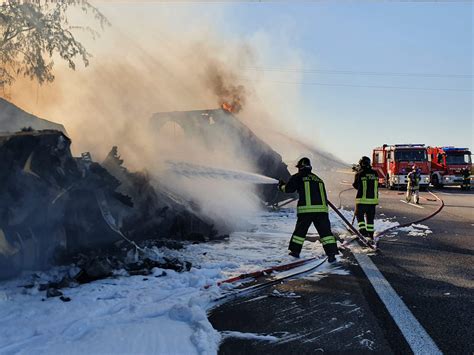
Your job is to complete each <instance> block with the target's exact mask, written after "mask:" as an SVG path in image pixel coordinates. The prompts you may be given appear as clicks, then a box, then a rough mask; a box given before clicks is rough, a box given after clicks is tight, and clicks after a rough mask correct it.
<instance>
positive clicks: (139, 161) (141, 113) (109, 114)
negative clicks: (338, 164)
mask: <svg viewBox="0 0 474 355" xmlns="http://www.w3.org/2000/svg"><path fill="white" fill-rule="evenodd" d="M99 7H101V10H102V11H103V12H104V13H105V15H106V16H107V17H108V18H109V20H110V21H111V23H112V27H111V28H109V29H107V30H106V32H105V33H104V34H103V36H102V37H101V38H100V39H99V40H98V41H97V42H86V41H83V42H84V44H85V45H86V47H87V48H88V49H89V51H90V52H91V53H92V54H93V55H94V57H93V58H92V59H91V64H90V66H89V67H87V68H81V67H78V68H77V71H71V70H69V68H67V66H66V65H64V64H61V62H60V61H59V60H57V61H56V66H55V76H56V80H55V82H54V83H52V84H50V85H45V86H41V87H40V86H38V85H37V84H35V83H32V82H31V81H29V80H27V79H22V78H19V79H18V81H17V82H16V83H15V85H14V86H13V87H11V88H10V89H9V90H8V91H7V92H6V96H7V98H8V99H10V100H11V101H12V102H13V103H15V104H17V105H18V106H20V107H21V108H23V109H25V110H26V111H29V112H31V113H33V114H35V115H38V116H40V117H43V118H46V119H49V120H52V121H55V122H58V123H62V124H63V125H64V126H65V127H66V129H67V131H68V134H69V136H70V137H71V139H72V142H73V144H72V150H73V153H74V154H75V155H79V153H81V152H84V151H90V152H91V153H92V156H93V159H94V160H96V161H101V160H102V159H103V158H104V157H105V156H106V154H107V153H108V151H109V150H110V148H111V147H112V146H114V145H118V146H119V149H120V152H121V156H122V158H123V159H124V160H125V165H126V166H127V167H128V168H129V169H131V170H142V169H146V170H147V171H148V172H149V173H150V174H152V175H154V176H158V179H157V181H158V183H160V184H165V185H167V186H169V187H170V188H171V189H173V190H175V191H176V192H177V193H180V194H186V195H188V196H189V198H190V199H196V200H198V201H199V203H200V205H201V206H203V210H204V211H205V212H206V213H207V214H208V215H210V216H212V217H216V216H217V217H219V218H220V219H221V220H226V221H231V222H232V221H233V222H235V223H236V224H238V223H239V220H245V218H246V216H248V215H249V214H252V213H254V212H255V211H256V210H257V209H258V208H259V207H258V201H257V199H256V197H255V194H253V189H252V187H251V186H249V185H242V184H229V183H225V182H218V183H216V182H212V183H210V182H205V183H204V182H202V181H201V182H199V181H194V182H193V181H192V180H190V179H176V176H168V175H167V174H166V173H165V172H164V170H165V169H164V161H166V160H173V161H181V160H183V161H188V162H194V163H197V164H202V165H206V166H213V167H218V168H228V169H235V170H245V171H255V167H254V166H252V164H251V163H250V162H248V161H247V160H246V159H245V158H243V157H242V156H241V155H240V154H239V150H238V147H239V145H238V144H239V142H238V138H237V137H236V139H235V141H233V140H232V139H231V140H229V141H227V142H224V144H223V145H222V148H221V149H220V150H219V151H215V150H214V151H210V150H209V149H208V147H207V146H206V145H205V144H202V142H198V141H197V140H193V139H191V138H189V137H188V136H186V134H184V132H183V130H182V128H181V127H179V126H176V125H168V126H166V127H163V128H162V130H161V131H160V133H159V134H158V135H157V134H155V133H154V132H151V130H150V126H149V120H150V117H151V116H152V114H153V113H155V112H167V111H184V110H199V109H209V108H217V107H222V106H224V107H225V108H226V109H228V110H229V111H231V112H234V113H237V112H238V113H239V118H241V119H242V120H243V121H244V122H245V123H246V124H247V125H249V126H250V127H251V129H252V130H254V131H255V132H256V133H257V135H259V136H260V137H262V138H263V139H264V140H266V141H267V142H268V143H270V145H272V146H273V148H274V149H275V150H277V151H279V152H280V153H281V152H283V153H284V154H285V153H286V152H290V154H291V155H287V157H290V158H296V156H294V155H295V154H294V151H291V150H289V149H288V147H289V146H290V145H292V144H293V143H291V142H290V143H288V141H286V143H285V142H282V141H281V140H276V139H274V137H275V135H274V134H272V132H271V131H283V132H288V134H289V135H292V132H293V130H291V129H289V127H293V126H294V125H295V122H297V121H298V106H299V103H300V102H299V100H300V99H299V93H298V90H295V89H294V88H287V89H283V90H282V89H275V88H274V87H273V86H269V85H266V84H264V83H260V82H259V78H258V77H257V78H254V79H255V80H248V77H247V76H246V73H244V72H243V68H245V67H246V66H257V64H258V60H259V58H260V57H262V56H264V55H265V54H264V52H265V51H266V49H265V48H266V47H265V46H268V41H267V40H266V38H264V37H262V35H261V34H260V35H258V36H257V37H255V38H247V39H245V40H243V41H234V40H229V39H228V38H222V37H220V36H219V35H218V34H217V33H216V31H215V29H214V28H212V27H211V26H210V25H209V24H212V23H213V21H214V18H215V17H216V16H218V15H216V14H212V13H210V14H209V15H207V16H206V15H203V13H202V10H201V9H199V8H198V9H191V10H189V11H184V10H183V8H182V7H179V8H178V7H176V8H174V7H172V6H170V8H169V10H167V9H168V7H165V6H161V5H160V4H153V3H151V4H147V5H144V4H141V5H135V4H129V5H126V4H117V3H115V4H114V5H107V4H106V3H101V4H100V6H99ZM102 7H103V8H102ZM134 12H136V13H134ZM133 19H136V20H133ZM279 40H281V39H279ZM288 48H290V47H288ZM279 57H280V58H281V60H282V65H288V66H292V67H295V66H298V65H300V64H301V63H300V60H299V58H298V54H297V53H295V51H292V50H290V49H288V51H286V52H285V51H284V50H282V49H281V46H280V47H279ZM282 97H284V98H285V99H284V100H282ZM269 127H272V129H271V130H269V129H268V128H269ZM293 145H294V144H293ZM217 217H216V218H217Z"/></svg>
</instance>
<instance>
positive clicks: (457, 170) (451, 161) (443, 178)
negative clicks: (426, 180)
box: [428, 147, 472, 187]
mask: <svg viewBox="0 0 474 355" xmlns="http://www.w3.org/2000/svg"><path fill="white" fill-rule="evenodd" d="M428 154H429V158H430V159H431V183H432V184H433V186H436V187H443V186H444V185H449V186H456V185H459V186H462V185H463V180H464V174H463V173H464V171H465V169H468V170H469V172H470V171H471V168H472V162H471V152H470V151H469V148H455V147H428Z"/></svg>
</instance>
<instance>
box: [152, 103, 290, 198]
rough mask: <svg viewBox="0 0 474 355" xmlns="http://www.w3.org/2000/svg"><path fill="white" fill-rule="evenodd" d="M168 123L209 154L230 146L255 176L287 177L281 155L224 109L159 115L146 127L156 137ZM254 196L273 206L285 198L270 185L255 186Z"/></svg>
mask: <svg viewBox="0 0 474 355" xmlns="http://www.w3.org/2000/svg"><path fill="white" fill-rule="evenodd" d="M169 122H171V123H175V124H177V125H179V126H180V127H181V128H182V130H183V132H184V134H185V135H186V137H187V138H193V139H197V140H198V141H199V142H201V143H202V144H203V145H204V146H205V147H207V149H209V150H210V151H220V150H221V149H222V147H228V146H232V147H234V149H235V153H238V155H239V156H242V157H243V158H244V159H245V160H246V161H249V162H251V163H252V165H253V166H254V167H255V171H254V172H255V173H258V174H261V175H265V176H269V177H272V178H274V179H284V180H288V179H289V178H290V173H289V171H288V168H287V165H286V164H285V163H284V162H283V160H282V157H281V155H280V154H278V153H277V152H276V151H275V150H273V149H272V148H271V147H270V146H269V145H268V144H267V143H265V142H264V141H263V140H261V139H260V138H259V137H258V136H257V135H256V134H255V133H253V132H252V131H251V130H250V129H249V128H248V127H247V126H246V125H245V124H243V123H242V122H241V121H240V120H239V119H238V118H237V117H236V116H234V115H233V114H232V113H231V112H229V111H227V110H224V109H213V110H195V111H174V112H159V113H155V114H154V115H153V116H152V117H151V120H150V126H151V129H152V130H153V131H154V132H155V133H156V134H158V133H159V131H160V130H161V129H162V128H163V126H164V125H165V124H167V123H169ZM236 155H237V154H236ZM258 193H259V196H260V198H261V199H262V200H263V201H264V202H266V203H277V202H279V201H282V200H285V199H288V196H289V195H288V194H283V193H280V192H276V189H275V186H273V185H263V186H262V185H261V186H258Z"/></svg>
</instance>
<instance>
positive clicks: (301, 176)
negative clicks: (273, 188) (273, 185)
mask: <svg viewBox="0 0 474 355" xmlns="http://www.w3.org/2000/svg"><path fill="white" fill-rule="evenodd" d="M296 167H297V168H298V173H296V174H295V175H293V176H291V178H290V180H289V181H288V183H285V182H284V181H281V180H280V183H279V184H278V188H279V190H280V191H282V192H287V193H293V192H296V191H297V192H298V195H299V200H298V206H297V215H298V219H297V221H296V227H295V231H294V232H293V235H292V237H291V239H290V245H289V247H288V249H289V250H290V255H291V256H294V257H296V258H298V257H299V256H300V252H301V249H302V248H303V243H304V241H305V238H306V234H307V233H308V229H309V227H310V226H311V223H314V226H315V227H316V230H317V231H318V233H319V240H320V242H321V244H322V245H323V248H324V251H325V253H326V255H327V256H328V262H330V263H333V262H335V261H336V257H335V255H336V254H338V253H339V252H338V249H337V244H336V238H334V236H333V234H332V232H331V224H330V222H329V215H328V204H327V194H326V188H325V187H324V182H323V180H321V179H320V178H319V177H318V176H316V175H315V174H313V173H312V172H311V170H312V167H311V161H310V160H309V159H308V158H302V159H300V160H299V161H298V164H297V165H296Z"/></svg>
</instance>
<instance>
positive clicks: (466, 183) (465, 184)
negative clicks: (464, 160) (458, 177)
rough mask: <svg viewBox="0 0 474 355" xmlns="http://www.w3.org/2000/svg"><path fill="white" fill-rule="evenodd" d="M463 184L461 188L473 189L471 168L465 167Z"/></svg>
mask: <svg viewBox="0 0 474 355" xmlns="http://www.w3.org/2000/svg"><path fill="white" fill-rule="evenodd" d="M462 177H463V180H462V185H461V190H470V189H471V169H469V168H465V169H464V170H463V171H462Z"/></svg>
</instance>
